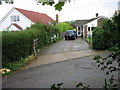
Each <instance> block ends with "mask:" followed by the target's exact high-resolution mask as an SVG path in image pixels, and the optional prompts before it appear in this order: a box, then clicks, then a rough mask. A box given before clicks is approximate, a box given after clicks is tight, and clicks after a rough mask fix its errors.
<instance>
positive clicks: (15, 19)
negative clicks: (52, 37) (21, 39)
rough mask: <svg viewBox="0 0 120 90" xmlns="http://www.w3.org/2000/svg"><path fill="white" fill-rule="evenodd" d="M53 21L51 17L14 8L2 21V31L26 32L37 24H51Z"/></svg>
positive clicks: (0, 27)
mask: <svg viewBox="0 0 120 90" xmlns="http://www.w3.org/2000/svg"><path fill="white" fill-rule="evenodd" d="M53 21H54V20H53V19H52V18H51V17H49V16H48V15H46V14H43V13H38V12H34V11H29V10H24V9H19V8H12V9H11V10H10V11H9V12H8V13H7V15H6V16H5V17H4V18H3V19H2V20H1V21H0V31H15V30H24V29H26V28H27V27H30V26H31V25H32V24H35V23H37V22H41V23H43V24H51V23H52V22H53Z"/></svg>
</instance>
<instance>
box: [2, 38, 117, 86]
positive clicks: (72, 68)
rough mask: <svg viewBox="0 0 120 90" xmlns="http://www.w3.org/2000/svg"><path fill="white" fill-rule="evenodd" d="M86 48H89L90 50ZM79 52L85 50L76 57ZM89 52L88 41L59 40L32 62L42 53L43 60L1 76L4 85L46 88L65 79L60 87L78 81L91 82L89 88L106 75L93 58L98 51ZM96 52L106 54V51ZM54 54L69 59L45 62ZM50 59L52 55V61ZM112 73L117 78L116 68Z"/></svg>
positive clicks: (101, 82)
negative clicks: (42, 62) (41, 62)
mask: <svg viewBox="0 0 120 90" xmlns="http://www.w3.org/2000/svg"><path fill="white" fill-rule="evenodd" d="M88 51H90V52H89V54H88V53H87V52H88ZM78 52H79V53H80V52H86V53H84V55H83V56H81V55H80V56H81V57H78V56H79V53H78ZM91 53H92V52H91V49H90V48H89V46H88V44H87V43H86V42H85V41H84V40H83V39H81V38H79V39H77V40H70V41H65V40H63V41H60V42H58V43H55V44H53V45H51V46H50V47H47V48H45V49H43V50H42V51H41V52H40V53H39V55H38V59H37V60H36V61H34V62H33V63H34V64H35V63H36V62H40V61H41V57H42V56H43V57H44V58H42V59H44V60H43V61H45V63H44V64H40V63H39V64H37V65H36V66H34V64H32V63H31V66H30V67H29V66H28V68H27V69H25V70H22V71H19V72H17V73H15V74H13V75H10V76H8V77H4V78H3V88H49V87H50V85H52V84H54V83H56V84H57V83H64V85H63V86H62V88H74V87H75V85H76V84H77V83H78V82H82V83H84V84H85V85H90V87H91V88H101V87H102V85H103V83H104V79H105V78H107V76H106V75H105V72H103V71H101V70H100V69H99V68H97V65H96V62H95V61H93V60H92V58H93V56H94V55H96V54H98V53H96V54H95V53H94V54H93V53H92V54H91ZM64 54H66V55H67V54H69V56H67V57H66V55H64ZM81 54H82V53H81ZM86 54H87V55H86ZM99 54H100V55H105V56H106V55H107V54H108V53H99ZM49 55H50V56H49ZM56 55H58V56H59V55H63V56H60V57H58V59H59V58H61V57H63V59H64V57H65V58H66V59H69V60H63V61H57V62H48V63H46V62H47V61H46V60H47V58H45V57H46V56H49V57H55V56H56ZM72 55H73V57H74V55H76V57H74V58H72V57H71V56H72ZM48 59H49V58H48ZM53 59H54V58H51V61H52V60H53ZM56 60H57V59H56ZM115 75H116V78H117V72H115Z"/></svg>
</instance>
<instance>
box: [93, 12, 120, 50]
mask: <svg viewBox="0 0 120 90" xmlns="http://www.w3.org/2000/svg"><path fill="white" fill-rule="evenodd" d="M119 17H120V14H119V15H118V16H114V17H113V18H112V20H110V19H106V20H105V21H104V22H103V23H102V28H96V29H95V30H94V31H93V37H92V39H93V40H92V44H93V49H97V50H103V49H109V48H111V47H113V46H117V47H120V29H119V28H120V27H119V25H120V21H118V20H119ZM117 19H118V20H117Z"/></svg>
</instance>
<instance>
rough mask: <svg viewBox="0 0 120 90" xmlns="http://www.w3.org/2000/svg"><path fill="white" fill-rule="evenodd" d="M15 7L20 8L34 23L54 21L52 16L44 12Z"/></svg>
mask: <svg viewBox="0 0 120 90" xmlns="http://www.w3.org/2000/svg"><path fill="white" fill-rule="evenodd" d="M15 9H16V10H18V11H19V12H20V13H22V14H23V15H24V16H26V17H27V18H28V19H30V20H31V21H32V22H34V23H37V22H41V23H43V24H49V23H52V22H53V21H54V20H53V19H52V18H51V17H49V16H48V15H46V14H44V13H38V12H34V11H29V10H24V9H19V8H15Z"/></svg>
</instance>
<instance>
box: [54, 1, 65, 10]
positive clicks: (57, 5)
mask: <svg viewBox="0 0 120 90" xmlns="http://www.w3.org/2000/svg"><path fill="white" fill-rule="evenodd" d="M64 4H65V2H59V3H58V4H56V5H55V6H54V7H55V10H58V11H61V10H62V7H63V6H64Z"/></svg>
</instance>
